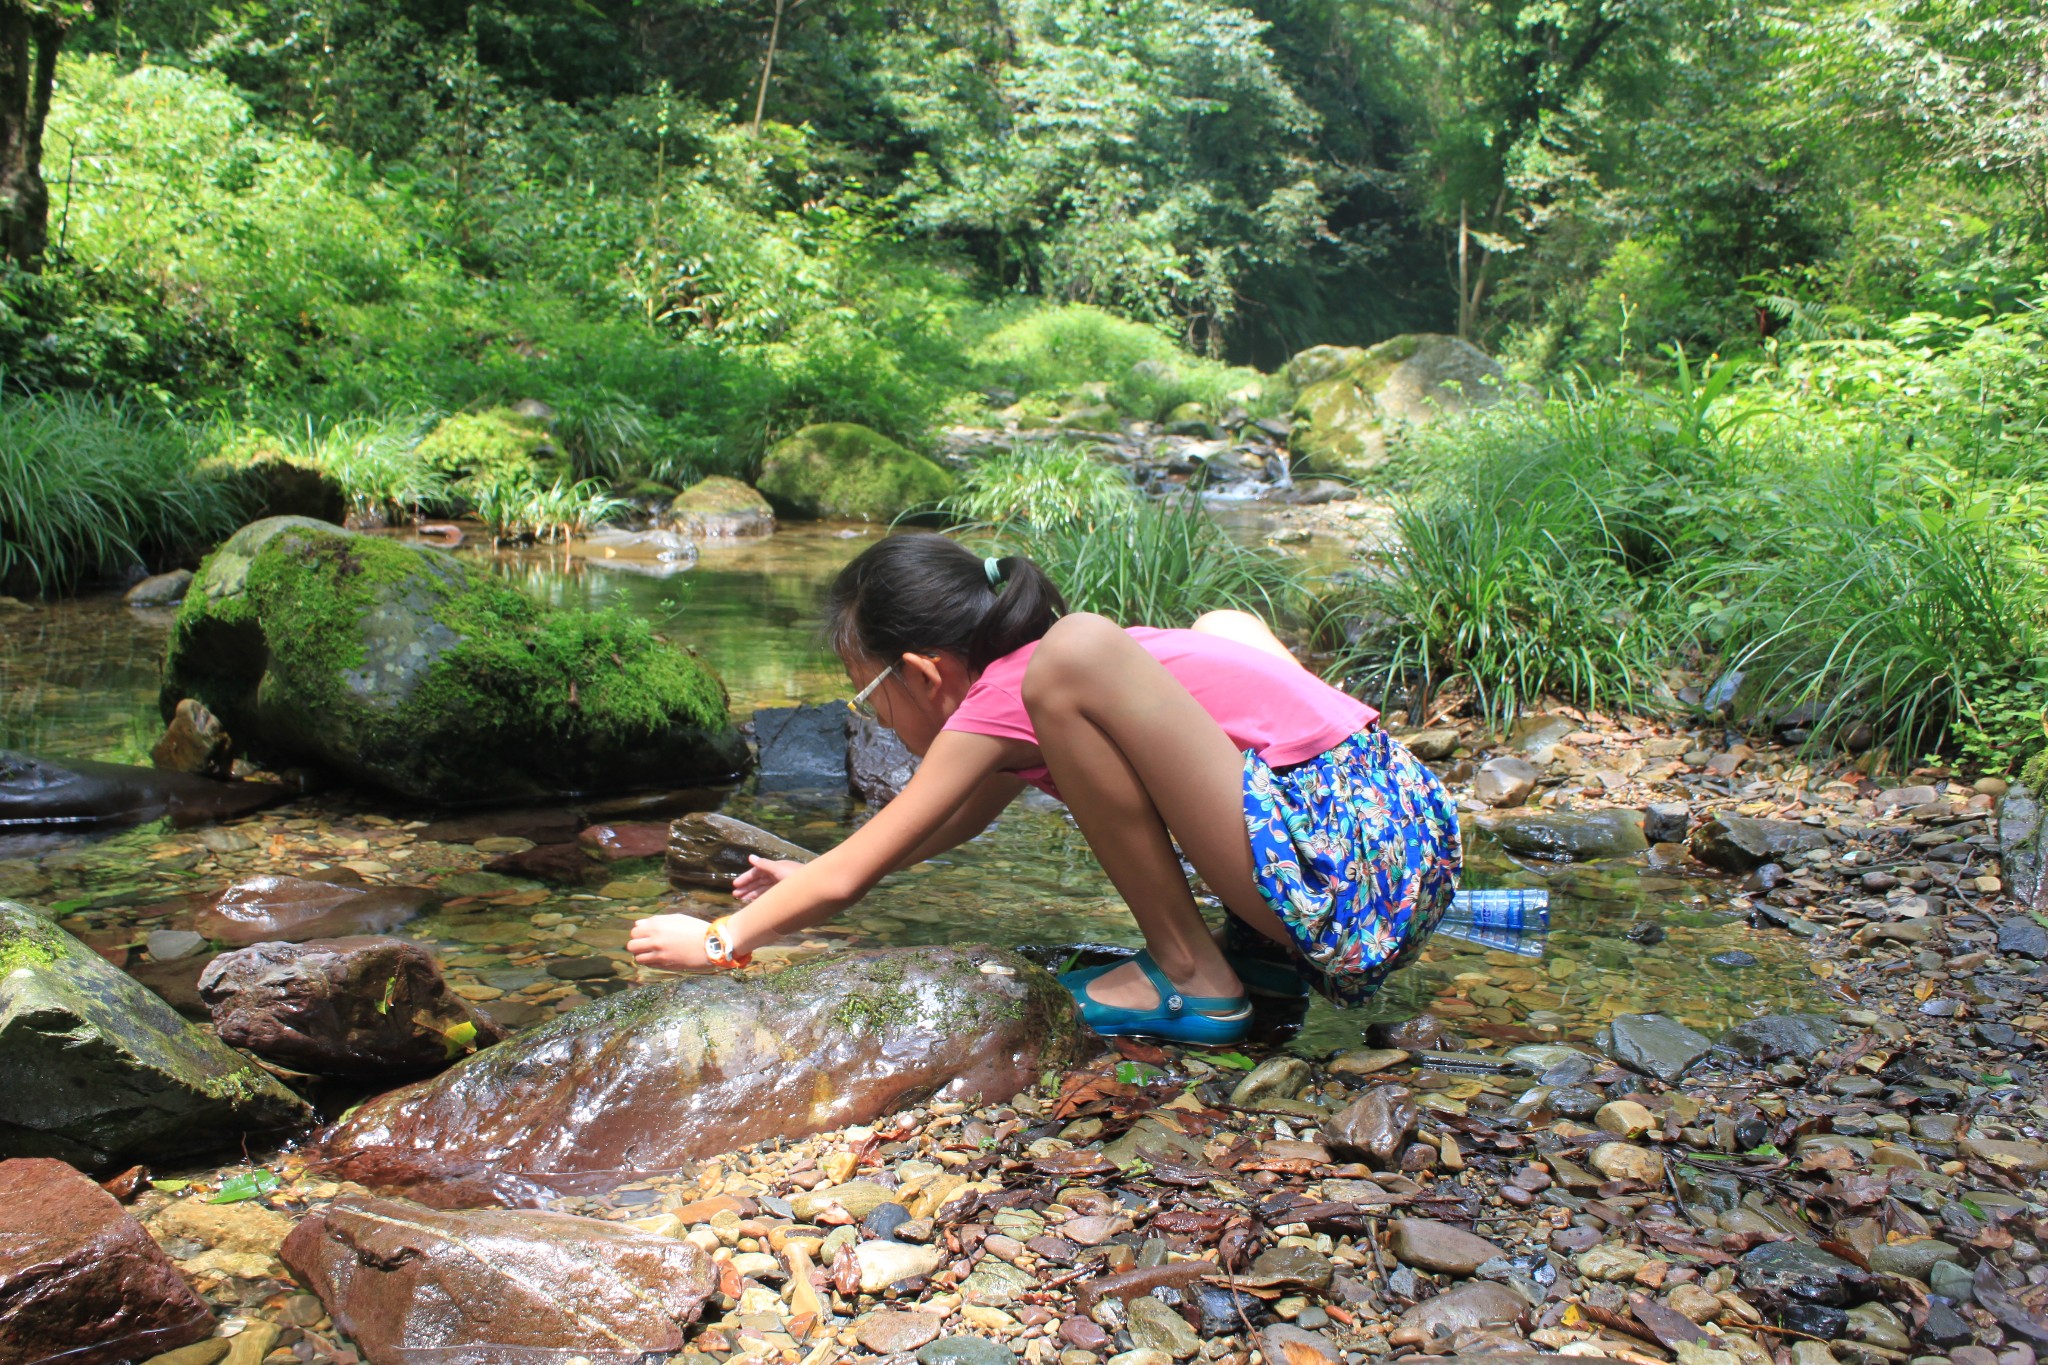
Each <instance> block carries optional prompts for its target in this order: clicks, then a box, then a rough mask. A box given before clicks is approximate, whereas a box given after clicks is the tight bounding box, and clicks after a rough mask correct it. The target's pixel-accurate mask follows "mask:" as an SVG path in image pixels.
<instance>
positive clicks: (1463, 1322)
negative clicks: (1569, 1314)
mask: <svg viewBox="0 0 2048 1365" xmlns="http://www.w3.org/2000/svg"><path fill="white" fill-rule="evenodd" d="M1527 1309H1528V1305H1527V1304H1526V1303H1524V1302H1523V1301H1522V1296H1521V1295H1519V1294H1517V1293H1515V1292H1514V1291H1513V1290H1512V1289H1505V1288H1502V1287H1501V1286H1500V1285H1497V1284H1489V1283H1488V1282H1486V1281H1485V1280H1473V1281H1470V1282H1468V1283H1465V1284H1461V1285H1459V1286H1458V1287H1457V1288H1455V1289H1449V1290H1446V1291H1444V1292H1443V1293H1441V1294H1439V1295H1437V1296H1436V1297H1435V1298H1433V1299H1424V1300H1423V1301H1422V1302H1421V1303H1418V1304H1416V1305H1415V1306H1414V1307H1413V1308H1411V1309H1409V1310H1408V1311H1407V1312H1405V1313H1403V1314H1402V1315H1401V1316H1400V1319H1399V1320H1398V1321H1396V1322H1395V1324H1394V1330H1393V1331H1392V1332H1391V1333H1390V1334H1388V1337H1387V1340H1388V1341H1389V1342H1391V1343H1393V1344H1394V1345H1396V1346H1403V1345H1409V1344H1420V1343H1422V1342H1426V1341H1428V1340H1429V1339H1430V1338H1432V1337H1433V1336H1435V1335H1437V1334H1438V1333H1439V1332H1458V1331H1467V1330H1474V1329H1477V1328H1482V1327H1505V1326H1507V1325H1508V1324H1510V1323H1512V1322H1514V1321H1515V1320H1516V1319H1517V1318H1519V1317H1521V1316H1522V1314H1523V1313H1524V1312H1525V1311H1527Z"/></svg>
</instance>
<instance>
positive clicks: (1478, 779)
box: [1472, 754, 1543, 806]
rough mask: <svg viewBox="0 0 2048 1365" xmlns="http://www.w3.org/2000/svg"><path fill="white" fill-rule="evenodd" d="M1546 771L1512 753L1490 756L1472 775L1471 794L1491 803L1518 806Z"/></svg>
mask: <svg viewBox="0 0 2048 1365" xmlns="http://www.w3.org/2000/svg"><path fill="white" fill-rule="evenodd" d="M1541 776H1543V772H1542V770H1541V769H1540V768H1538V767H1537V766H1536V765H1535V764H1534V763H1531V762H1530V761H1529V760H1528V759H1526V758H1517V757H1515V756H1514V755H1512V754H1507V755H1503V756H1502V757H1500V758H1490V759H1488V760H1487V761H1486V762H1484V763H1482V764H1480V765H1479V771H1478V772H1477V773H1475V774H1474V775H1473V778H1472V795H1474V796H1476V797H1477V798H1479V800H1481V801H1483V802H1485V803H1486V804H1487V805H1489V806H1519V805H1521V804H1522V803H1523V802H1524V801H1526V800H1528V799H1529V793H1530V792H1533V791H1535V790H1536V779H1537V778H1539V777H1541Z"/></svg>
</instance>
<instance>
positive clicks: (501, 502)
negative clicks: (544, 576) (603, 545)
mask: <svg viewBox="0 0 2048 1365" xmlns="http://www.w3.org/2000/svg"><path fill="white" fill-rule="evenodd" d="M469 501H470V504H471V506H472V508H473V510H474V511H475V512H476V516H477V519H478V520H479V521H481V522H483V524H484V526H485V528H486V529H487V530H489V531H490V533H491V538H492V539H493V540H570V539H573V538H575V537H577V536H580V535H583V534H585V533H586V532H588V531H589V530H590V529H591V528H592V527H594V526H598V525H601V524H602V523H604V522H607V521H616V520H617V519H618V518H620V517H622V516H624V515H625V514H626V513H627V512H628V511H630V510H631V509H632V504H631V503H629V502H628V501H626V500H625V499H624V498H616V497H613V496H612V495H611V494H610V493H608V492H606V491H605V486H604V482H603V481H602V480H600V479H584V480H582V481H580V482H575V483H572V482H570V481H569V480H568V479H567V478H558V479H556V480H555V481H554V482H553V483H547V484H543V483H540V482H538V481H537V480H535V479H534V478H532V477H531V476H522V477H515V478H500V479H489V480H480V481H478V482H476V483H475V484H473V485H472V486H471V488H470V490H469Z"/></svg>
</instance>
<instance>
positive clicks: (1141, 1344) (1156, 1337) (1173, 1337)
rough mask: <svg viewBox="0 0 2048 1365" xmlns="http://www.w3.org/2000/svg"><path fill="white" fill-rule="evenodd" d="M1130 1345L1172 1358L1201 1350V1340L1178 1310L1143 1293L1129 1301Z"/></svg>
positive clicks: (1187, 1355) (1183, 1358) (1185, 1357)
mask: <svg viewBox="0 0 2048 1365" xmlns="http://www.w3.org/2000/svg"><path fill="white" fill-rule="evenodd" d="M1130 1331H1131V1344H1132V1345H1133V1346H1135V1347H1136V1348H1137V1349H1139V1350H1141V1351H1159V1352H1161V1353H1163V1354H1165V1355H1169V1356H1171V1357H1173V1358H1174V1359H1175V1360H1186V1359H1187V1358H1188V1357H1189V1356H1191V1355H1193V1354H1195V1353H1196V1352H1197V1351H1199V1350H1201V1349H1202V1339H1201V1338H1200V1337H1198V1336H1196V1335H1195V1329H1194V1328H1192V1327H1190V1326H1188V1320H1187V1319H1186V1318H1184V1317H1182V1316H1181V1315H1180V1312H1179V1310H1177V1309H1173V1308H1168V1307H1167V1306H1166V1305H1165V1304H1163V1303H1161V1302H1160V1301H1159V1300H1158V1299H1155V1298H1153V1297H1152V1296H1151V1295H1150V1294H1147V1295H1146V1296H1145V1297H1143V1298H1141V1299H1132V1300H1131V1310H1130Z"/></svg>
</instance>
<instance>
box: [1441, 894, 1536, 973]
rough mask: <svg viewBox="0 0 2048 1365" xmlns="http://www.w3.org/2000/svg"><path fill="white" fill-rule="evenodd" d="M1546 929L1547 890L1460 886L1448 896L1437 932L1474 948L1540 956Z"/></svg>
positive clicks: (1524, 955) (1519, 955)
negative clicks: (1452, 894) (1446, 908)
mask: <svg viewBox="0 0 2048 1365" xmlns="http://www.w3.org/2000/svg"><path fill="white" fill-rule="evenodd" d="M1549 929H1550V893H1549V892H1548V891H1539V890H1526V889H1519V888H1492V889H1487V890H1477V889H1473V890H1461V891H1459V892H1458V893H1457V894H1456V895H1455V896H1453V897H1452V899H1451V908H1450V909H1448V910H1446V911H1445V912H1444V918H1443V922H1442V923H1441V924H1439V925H1438V926H1437V930H1436V931H1437V933H1438V934H1440V935H1442V936H1443V937H1444V938H1451V939H1456V940H1458V941H1459V942H1460V943H1469V944H1471V945H1472V946H1474V947H1475V948H1490V949H1493V950H1494V951H1495V952H1502V953H1513V954H1515V955H1516V956H1517V957H1542V956H1543V938H1544V935H1545V933H1547V932H1548V930H1549Z"/></svg>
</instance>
